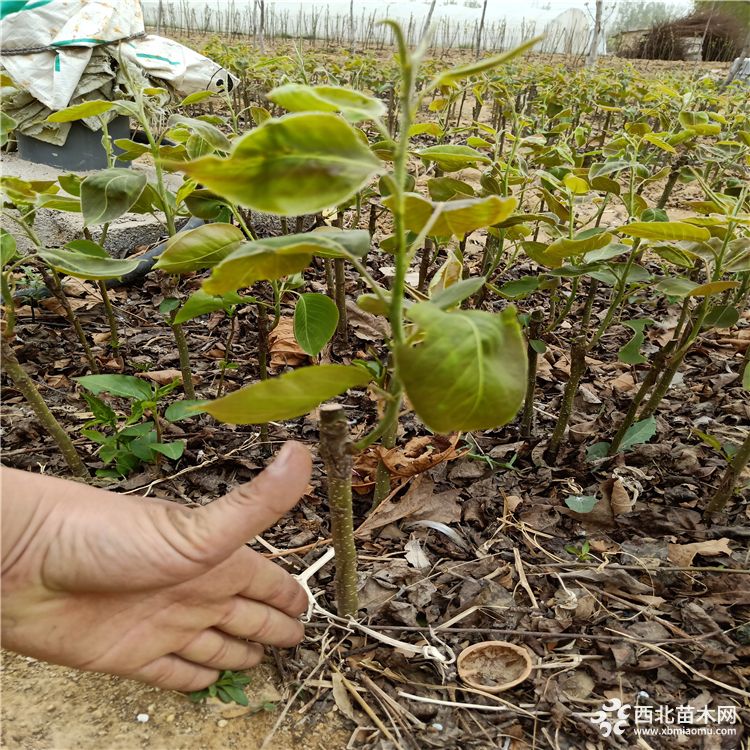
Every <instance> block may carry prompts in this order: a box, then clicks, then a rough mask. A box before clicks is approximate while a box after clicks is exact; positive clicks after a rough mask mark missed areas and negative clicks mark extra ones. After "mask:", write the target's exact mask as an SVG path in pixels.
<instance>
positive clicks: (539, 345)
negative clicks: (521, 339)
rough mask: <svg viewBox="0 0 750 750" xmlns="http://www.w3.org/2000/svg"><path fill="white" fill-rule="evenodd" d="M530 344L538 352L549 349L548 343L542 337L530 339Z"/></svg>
mask: <svg viewBox="0 0 750 750" xmlns="http://www.w3.org/2000/svg"><path fill="white" fill-rule="evenodd" d="M529 346H530V347H531V348H532V349H533V350H534V351H535V352H536V353H537V354H544V353H545V352H546V351H547V344H545V343H544V341H542V340H541V339H529Z"/></svg>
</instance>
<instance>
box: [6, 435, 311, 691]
mask: <svg viewBox="0 0 750 750" xmlns="http://www.w3.org/2000/svg"><path fill="white" fill-rule="evenodd" d="M310 467H311V461H310V454H309V452H308V451H307V449H306V448H305V447H304V446H303V445H301V444H300V443H287V444H286V445H285V446H284V447H283V448H282V450H281V451H280V453H279V455H278V457H277V458H276V460H275V461H274V462H273V464H271V466H270V467H269V468H267V469H266V470H265V471H263V472H262V473H261V474H260V475H259V476H258V477H256V478H255V479H254V480H253V481H252V482H249V483H248V484H245V485H241V486H239V487H236V488H235V489H234V490H232V492H230V493H229V494H228V495H226V496H224V497H223V498H221V499H219V500H217V501H215V502H213V503H211V504H210V505H207V506H205V507H202V508H198V509H189V508H186V507H183V506H180V505H178V504H176V503H171V502H168V501H165V500H154V499H147V498H141V497H133V496H129V495H121V494H116V493H112V492H108V491H106V490H102V489H97V488H94V487H90V486H88V485H84V484H79V483H75V482H69V481H66V480H63V479H57V478H54V477H46V476H40V475H36V474H30V473H27V472H23V471H16V470H14V469H3V486H2V501H3V506H2V507H3V528H2V535H3V536H2V541H3V575H2V582H3V587H2V601H3V607H2V625H3V628H2V634H3V638H2V640H3V645H4V646H5V647H6V648H9V649H11V650H13V651H18V652H19V653H22V654H26V655H28V656H32V657H34V658H37V659H42V660H45V661H49V662H53V663H56V664H62V665H64V666H69V667H75V668H77V669H85V670H93V671H97V672H109V673H111V674H116V675H122V676H124V677H129V678H131V679H135V680H140V681H141V682H146V683H149V684H151V685H157V686H159V687H162V688H168V689H173V690H184V691H189V690H199V689H201V688H204V687H206V686H208V685H210V684H211V683H212V682H214V681H215V680H216V679H217V678H218V676H219V672H220V670H224V669H232V670H237V669H247V668H248V667H251V666H254V665H255V664H257V663H258V662H259V661H260V660H261V658H262V656H263V646H262V645H261V644H267V645H273V646H282V647H283V646H292V645H294V644H296V643H298V642H299V641H301V640H302V638H303V635H304V632H303V627H302V625H301V623H300V622H299V621H298V620H297V619H295V618H297V617H298V616H299V615H300V614H301V613H303V612H304V611H305V610H306V608H307V597H306V595H305V593H304V591H303V589H302V587H301V586H300V585H299V584H298V583H297V582H296V581H295V580H294V578H292V576H291V575H289V574H288V573H286V572H285V571H284V570H282V569H281V568H280V567H279V566H278V565H276V564H274V563H272V562H271V561H270V560H267V559H266V558H264V557H263V556H262V555H260V554H258V553H257V552H254V551H253V550H251V549H249V548H248V547H246V546H245V543H246V542H247V541H249V540H251V539H252V538H253V537H254V536H256V535H257V534H260V533H261V532H262V531H263V530H265V529H267V528H268V527H269V526H271V525H272V524H273V523H275V522H276V521H277V520H278V519H279V517H280V516H282V515H283V514H284V513H285V512H286V511H287V510H289V509H290V508H291V507H292V506H293V505H294V504H295V503H296V502H297V501H298V500H299V498H300V497H301V496H302V494H303V493H304V491H305V488H306V486H307V483H308V480H309V478H310Z"/></svg>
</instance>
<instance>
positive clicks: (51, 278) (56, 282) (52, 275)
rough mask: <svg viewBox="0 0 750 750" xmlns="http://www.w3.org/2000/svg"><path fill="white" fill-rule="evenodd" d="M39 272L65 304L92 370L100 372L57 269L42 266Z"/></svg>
mask: <svg viewBox="0 0 750 750" xmlns="http://www.w3.org/2000/svg"><path fill="white" fill-rule="evenodd" d="M39 272H40V273H41V274H42V278H43V279H44V283H45V284H46V285H47V288H48V289H49V290H50V291H51V292H52V294H53V295H54V296H55V299H57V301H58V302H59V303H60V304H61V305H62V306H63V309H64V310H65V315H66V316H67V318H68V320H69V321H70V324H71V325H72V326H73V330H74V331H75V333H76V336H77V337H78V341H79V342H80V344H81V347H82V348H83V351H84V353H85V355H86V360H87V361H88V363H89V367H90V368H91V372H93V373H94V374H95V375H96V374H98V373H99V366H98V365H97V364H96V358H95V357H94V354H93V352H92V351H91V347H90V346H89V342H88V340H87V339H86V334H85V332H84V330H83V326H81V321H80V320H78V316H77V315H76V314H75V312H74V311H73V308H72V306H71V304H70V300H69V299H68V295H67V294H65V290H64V289H63V285H62V282H61V281H60V277H59V276H58V274H57V271H55V270H54V269H53V268H51V269H49V271H47V270H46V269H44V268H40V271H39Z"/></svg>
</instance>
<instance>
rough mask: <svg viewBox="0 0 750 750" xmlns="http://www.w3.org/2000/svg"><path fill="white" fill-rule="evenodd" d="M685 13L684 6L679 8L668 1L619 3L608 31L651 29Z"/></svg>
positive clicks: (650, 0) (654, 0)
mask: <svg viewBox="0 0 750 750" xmlns="http://www.w3.org/2000/svg"><path fill="white" fill-rule="evenodd" d="M683 13H684V8H679V7H677V6H675V5H673V4H671V3H667V2H659V0H643V1H642V2H635V3H622V2H621V3H617V11H616V14H615V16H614V18H613V19H612V21H611V23H610V24H609V29H608V33H609V34H610V35H613V34H619V33H620V32H621V31H634V30H635V29H649V28H651V26H653V25H654V24H657V23H661V22H662V21H673V20H674V19H675V18H677V17H678V16H680V15H682V14H683Z"/></svg>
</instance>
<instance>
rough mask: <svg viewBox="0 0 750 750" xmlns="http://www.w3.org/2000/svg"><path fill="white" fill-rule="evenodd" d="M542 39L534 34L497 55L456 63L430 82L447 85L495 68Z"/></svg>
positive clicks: (436, 84)
mask: <svg viewBox="0 0 750 750" xmlns="http://www.w3.org/2000/svg"><path fill="white" fill-rule="evenodd" d="M541 40H542V37H541V36H535V37H534V38H533V39H529V40H528V41H526V42H524V43H523V44H520V45H519V46H518V47H516V48H515V49H512V50H509V51H508V52H503V53H502V54H499V55H493V56H492V57H485V58H484V59H483V60H477V61H476V62H472V63H467V64H465V65H458V66H456V67H455V68H451V69H450V70H446V71H444V72H442V73H440V74H439V75H438V77H437V79H436V80H435V82H434V83H433V84H432V85H433V87H434V86H447V85H449V84H452V83H457V82H458V81H462V80H463V79H464V78H469V77H471V76H475V75H479V74H480V73H484V72H486V71H488V70H492V69H493V68H497V67H498V66H500V65H504V64H505V63H508V62H510V61H511V60H513V59H514V58H516V57H518V56H519V55H523V54H524V53H526V52H528V51H529V50H530V49H531V48H532V47H533V46H534V45H535V44H537V43H538V42H540V41H541Z"/></svg>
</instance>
